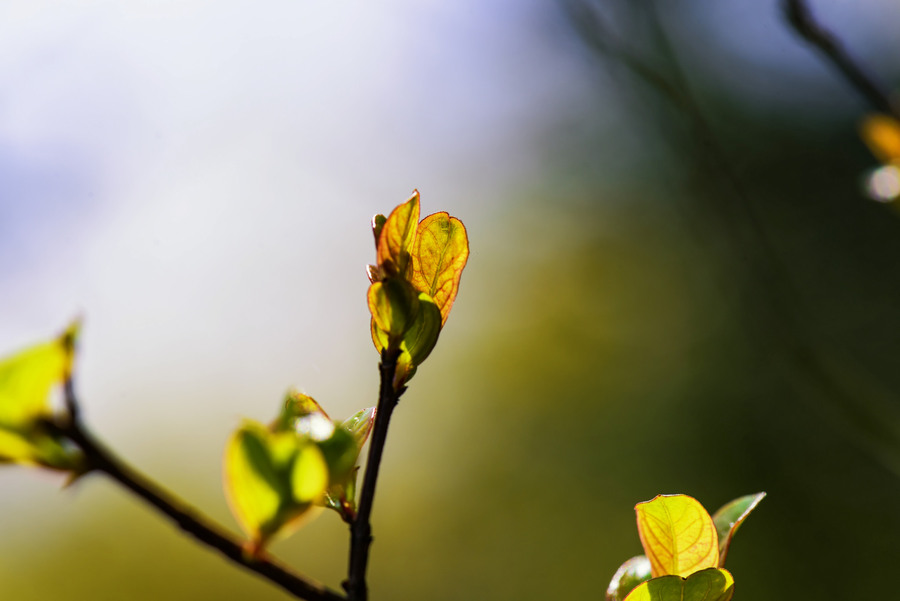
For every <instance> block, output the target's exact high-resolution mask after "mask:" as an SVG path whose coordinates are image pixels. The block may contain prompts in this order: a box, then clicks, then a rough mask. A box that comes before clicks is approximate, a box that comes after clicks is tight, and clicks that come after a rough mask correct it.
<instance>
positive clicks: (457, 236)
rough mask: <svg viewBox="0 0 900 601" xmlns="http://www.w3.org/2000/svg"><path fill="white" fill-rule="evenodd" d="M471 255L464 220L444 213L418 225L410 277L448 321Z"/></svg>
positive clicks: (444, 319)
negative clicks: (460, 280)
mask: <svg viewBox="0 0 900 601" xmlns="http://www.w3.org/2000/svg"><path fill="white" fill-rule="evenodd" d="M468 258H469V239H468V237H467V236H466V228H465V226H464V225H463V223H462V221H460V220H459V219H457V218H456V217H451V216H450V215H449V214H448V213H445V212H441V213H435V214H433V215H429V216H428V217H426V218H425V219H423V220H422V222H421V223H420V224H419V227H418V230H417V233H416V240H415V245H414V249H413V253H412V265H411V270H410V273H409V280H410V282H411V283H412V285H413V286H415V288H416V290H418V291H419V292H424V293H426V294H428V295H429V296H430V297H431V298H432V299H434V303H435V304H436V305H437V306H438V308H439V309H440V311H441V325H443V324H444V323H446V322H447V316H448V315H449V314H450V308H451V307H452V306H453V301H454V299H455V298H456V293H457V291H458V290H459V279H460V277H461V276H462V271H463V268H464V267H465V266H466V261H467V260H468Z"/></svg>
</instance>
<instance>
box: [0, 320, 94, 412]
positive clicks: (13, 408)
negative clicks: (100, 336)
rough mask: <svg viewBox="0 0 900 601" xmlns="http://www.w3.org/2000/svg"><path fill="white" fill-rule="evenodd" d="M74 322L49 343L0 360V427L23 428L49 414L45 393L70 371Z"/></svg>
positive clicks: (47, 396) (76, 328) (67, 375)
mask: <svg viewBox="0 0 900 601" xmlns="http://www.w3.org/2000/svg"><path fill="white" fill-rule="evenodd" d="M77 332H78V324H77V323H76V324H73V325H72V326H71V327H70V328H69V329H68V330H66V332H65V333H64V334H63V335H62V336H60V337H59V338H57V339H56V340H53V341H51V342H46V343H43V344H39V345H37V346H33V347H31V348H29V349H26V350H24V351H22V352H20V353H18V354H16V355H13V356H12V357H9V358H7V359H4V360H3V361H0V426H6V427H9V428H12V429H20V428H27V427H28V426H29V424H30V423H32V422H33V421H34V420H35V419H37V418H40V417H46V416H48V415H49V414H50V404H49V396H50V390H51V389H52V388H53V386H55V385H57V384H60V383H62V382H63V381H64V380H65V379H66V378H68V377H69V374H70V372H71V370H72V360H73V355H74V351H73V348H74V339H75V337H76V335H77Z"/></svg>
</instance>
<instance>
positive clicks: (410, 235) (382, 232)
mask: <svg viewBox="0 0 900 601" xmlns="http://www.w3.org/2000/svg"><path fill="white" fill-rule="evenodd" d="M418 223H419V191H418V190H416V191H414V192H413V194H412V196H410V197H409V200H407V201H406V202H405V203H403V204H401V205H399V206H398V207H397V208H395V209H394V210H393V211H391V214H390V215H388V217H387V219H386V220H385V221H384V223H383V224H381V227H380V228H379V227H378V226H379V219H378V216H377V215H376V216H375V219H374V220H373V224H372V227H373V230H374V231H375V232H376V233H377V234H378V243H377V244H376V253H375V256H376V259H377V262H378V267H379V268H380V269H381V272H382V276H384V277H390V276H400V275H402V274H404V273H406V269H407V266H408V265H409V257H410V252H411V250H412V244H413V240H414V239H415V236H416V226H417V225H418Z"/></svg>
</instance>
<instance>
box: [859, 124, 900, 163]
mask: <svg viewBox="0 0 900 601" xmlns="http://www.w3.org/2000/svg"><path fill="white" fill-rule="evenodd" d="M860 135H861V136H862V139H863V141H864V142H865V143H866V145H867V146H868V147H869V150H871V151H872V154H874V155H875V157H876V158H877V159H878V160H879V161H881V162H882V163H891V162H898V161H900V121H897V120H896V119H894V118H893V117H891V116H889V115H883V114H879V113H876V114H874V115H869V116H868V117H866V118H865V119H864V120H863V122H862V125H861V126H860Z"/></svg>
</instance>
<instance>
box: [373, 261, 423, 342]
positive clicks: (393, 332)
mask: <svg viewBox="0 0 900 601" xmlns="http://www.w3.org/2000/svg"><path fill="white" fill-rule="evenodd" d="M367 299H368V303H369V311H370V312H371V313H372V319H373V320H375V325H376V327H378V329H379V330H381V331H382V332H385V333H386V334H387V338H388V346H394V348H399V345H400V342H401V341H402V340H403V335H404V334H405V333H406V331H407V330H408V329H409V328H410V327H411V326H412V325H413V323H414V322H415V320H416V317H417V315H418V313H419V294H418V292H416V290H415V289H414V288H413V287H412V286H410V284H409V283H408V282H406V281H405V280H401V279H399V278H394V277H390V278H385V279H384V280H382V281H380V282H375V283H373V284H371V285H370V286H369V292H368V294H367ZM376 346H377V343H376Z"/></svg>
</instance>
